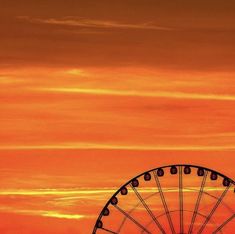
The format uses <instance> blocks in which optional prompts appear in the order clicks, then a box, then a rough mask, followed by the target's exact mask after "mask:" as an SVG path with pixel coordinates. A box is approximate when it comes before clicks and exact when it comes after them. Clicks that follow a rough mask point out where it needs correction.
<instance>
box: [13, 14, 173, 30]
mask: <svg viewBox="0 0 235 234" xmlns="http://www.w3.org/2000/svg"><path fill="white" fill-rule="evenodd" d="M17 18H18V19H21V20H27V21H29V22H31V23H41V24H51V25H62V26H75V27H83V28H98V29H99V28H100V29H115V28H116V29H142V30H166V31H168V30H172V29H171V28H168V27H162V26H158V25H155V24H153V23H138V24H133V23H121V22H117V21H111V20H94V19H85V18H77V17H66V18H60V19H57V18H48V19H42V18H30V17H28V16H19V17H17Z"/></svg>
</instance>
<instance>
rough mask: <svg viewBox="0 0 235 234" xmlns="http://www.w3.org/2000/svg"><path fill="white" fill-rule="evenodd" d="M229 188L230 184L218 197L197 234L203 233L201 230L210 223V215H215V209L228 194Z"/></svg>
mask: <svg viewBox="0 0 235 234" xmlns="http://www.w3.org/2000/svg"><path fill="white" fill-rule="evenodd" d="M230 186H231V184H230V185H229V186H227V187H226V189H225V190H224V192H223V193H222V195H221V196H220V198H219V199H218V201H217V202H216V204H215V205H214V207H213V209H212V210H211V212H210V214H209V215H208V216H207V218H206V220H205V222H204V223H203V224H202V226H201V228H200V230H199V231H198V234H201V233H202V232H203V230H204V229H205V227H206V225H207V223H208V222H209V221H210V219H211V217H212V215H213V214H214V213H215V211H216V209H217V208H218V206H219V205H220V203H221V202H222V200H223V198H224V197H225V195H226V193H227V192H228V190H229V188H230Z"/></svg>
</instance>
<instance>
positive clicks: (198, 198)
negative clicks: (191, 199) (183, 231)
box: [188, 171, 208, 234]
mask: <svg viewBox="0 0 235 234" xmlns="http://www.w3.org/2000/svg"><path fill="white" fill-rule="evenodd" d="M207 174H208V171H206V172H205V174H204V176H203V179H202V183H201V187H200V191H199V194H198V197H197V202H196V205H195V207H194V211H193V216H192V220H191V223H190V227H189V231H188V234H191V233H192V231H193V225H194V222H195V220H196V216H197V213H198V208H199V204H200V201H201V198H202V195H203V190H204V187H205V183H206V178H207Z"/></svg>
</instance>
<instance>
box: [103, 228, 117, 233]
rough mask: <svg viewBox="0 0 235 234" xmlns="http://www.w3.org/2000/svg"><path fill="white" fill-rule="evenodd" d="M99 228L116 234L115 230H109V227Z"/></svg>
mask: <svg viewBox="0 0 235 234" xmlns="http://www.w3.org/2000/svg"><path fill="white" fill-rule="evenodd" d="M100 229H102V230H104V231H106V232H108V233H113V234H118V233H117V232H114V231H111V230H109V229H107V228H103V227H102V228H100Z"/></svg>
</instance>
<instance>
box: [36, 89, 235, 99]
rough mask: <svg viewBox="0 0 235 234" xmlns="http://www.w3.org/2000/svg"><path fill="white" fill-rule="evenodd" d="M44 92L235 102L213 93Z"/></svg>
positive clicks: (133, 91)
mask: <svg viewBox="0 0 235 234" xmlns="http://www.w3.org/2000/svg"><path fill="white" fill-rule="evenodd" d="M40 90H42V91H47V92H60V93H81V94H93V95H111V96H112V95H113V96H134V97H160V98H176V99H196V100H218V101H235V96H234V95H226V94H211V93H186V92H168V91H141V90H140V91H138V90H115V89H92V88H59V87H58V88H41V89H40Z"/></svg>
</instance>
